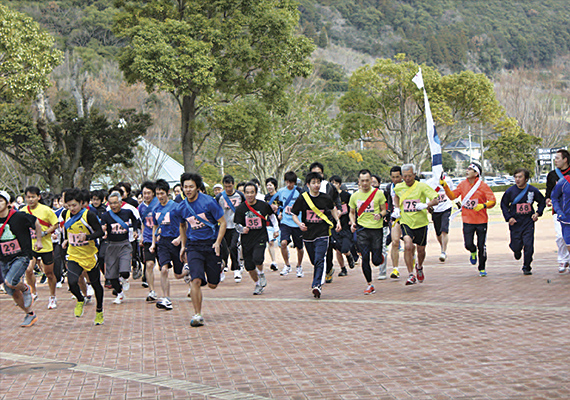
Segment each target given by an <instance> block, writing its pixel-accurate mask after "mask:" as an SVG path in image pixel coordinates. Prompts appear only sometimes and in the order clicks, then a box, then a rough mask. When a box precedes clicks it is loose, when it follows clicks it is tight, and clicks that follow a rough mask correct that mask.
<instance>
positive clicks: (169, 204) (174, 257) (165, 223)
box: [147, 179, 190, 310]
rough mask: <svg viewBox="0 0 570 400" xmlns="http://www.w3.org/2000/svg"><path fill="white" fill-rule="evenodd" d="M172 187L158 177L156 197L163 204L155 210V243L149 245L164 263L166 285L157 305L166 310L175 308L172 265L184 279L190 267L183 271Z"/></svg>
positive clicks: (163, 282)
mask: <svg viewBox="0 0 570 400" xmlns="http://www.w3.org/2000/svg"><path fill="white" fill-rule="evenodd" d="M169 191H170V186H169V185H168V182H166V181H165V180H164V179H159V180H157V181H156V198H157V199H158V201H159V204H158V205H157V206H156V207H155V208H154V210H153V212H152V219H153V230H152V245H151V246H150V249H149V251H150V252H151V253H154V254H156V256H157V259H158V265H159V267H160V287H161V289H162V298H161V299H160V301H158V302H157V303H156V307H157V308H160V309H163V310H172V301H170V282H169V280H168V270H169V269H170V268H173V269H174V277H175V278H176V279H182V278H184V277H185V276H186V274H187V273H188V271H187V270H184V271H183V264H182V261H181V260H180V250H181V246H180V218H179V216H178V213H177V207H178V204H176V203H175V202H174V201H172V200H169V197H168V192H169ZM188 279H189V278H188ZM189 282H190V280H188V282H187V283H189ZM149 296H150V294H149ZM155 296H156V295H155ZM147 300H148V297H147Z"/></svg>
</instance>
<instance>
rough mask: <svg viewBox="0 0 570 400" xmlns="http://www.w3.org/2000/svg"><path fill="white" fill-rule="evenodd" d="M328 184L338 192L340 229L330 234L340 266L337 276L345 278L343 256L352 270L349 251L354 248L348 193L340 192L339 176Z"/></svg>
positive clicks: (333, 177)
mask: <svg viewBox="0 0 570 400" xmlns="http://www.w3.org/2000/svg"><path fill="white" fill-rule="evenodd" d="M330 182H331V184H332V185H333V186H334V187H335V188H336V190H337V191H338V197H339V199H340V208H338V213H339V217H340V225H341V227H342V229H341V230H340V232H337V231H336V230H335V231H333V232H332V245H333V247H334V249H335V252H336V259H337V261H338V265H339V266H340V272H339V273H338V276H346V275H348V271H347V269H346V266H345V264H344V258H343V255H344V256H345V257H346V261H347V263H348V266H349V267H350V269H353V268H354V258H352V254H350V252H351V249H352V247H353V246H354V241H353V240H352V238H353V235H354V234H353V233H352V231H351V230H350V217H349V215H348V210H349V203H350V193H348V192H347V191H346V190H342V178H341V177H340V176H338V175H333V176H331V177H330Z"/></svg>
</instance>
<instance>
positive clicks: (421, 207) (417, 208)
mask: <svg viewBox="0 0 570 400" xmlns="http://www.w3.org/2000/svg"><path fill="white" fill-rule="evenodd" d="M427 207H428V205H427V204H426V203H418V204H416V210H418V211H421V210H425V209H426V208H427Z"/></svg>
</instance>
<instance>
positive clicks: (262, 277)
mask: <svg viewBox="0 0 570 400" xmlns="http://www.w3.org/2000/svg"><path fill="white" fill-rule="evenodd" d="M259 284H260V285H261V287H263V288H264V287H266V286H267V278H265V274H264V273H261V274H259Z"/></svg>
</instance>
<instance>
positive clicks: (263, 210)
mask: <svg viewBox="0 0 570 400" xmlns="http://www.w3.org/2000/svg"><path fill="white" fill-rule="evenodd" d="M244 191H245V200H246V202H245V203H242V204H240V205H239V206H238V207H237V209H236V215H235V222H236V227H237V230H238V232H239V233H240V234H241V245H242V248H243V258H244V264H245V269H246V271H247V272H249V276H251V279H252V280H253V281H254V282H255V289H254V291H253V294H254V295H259V294H262V293H263V290H264V289H265V287H266V286H267V279H266V278H265V273H264V272H263V261H264V259H265V247H266V245H267V240H268V236H267V229H266V227H267V224H268V222H269V220H270V221H271V224H272V225H273V235H274V237H277V236H278V235H279V224H278V223H277V218H275V214H274V213H273V209H272V208H271V207H270V206H269V204H267V203H266V202H265V201H261V200H258V199H257V185H256V184H255V183H254V182H248V183H246V184H245V188H244Z"/></svg>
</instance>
